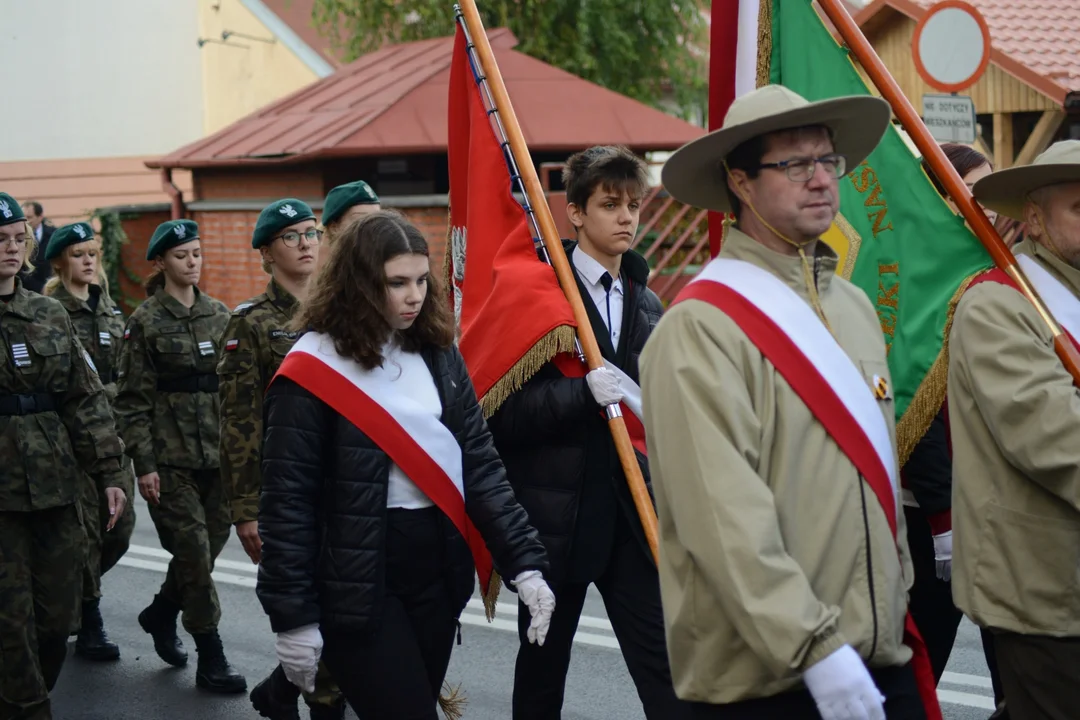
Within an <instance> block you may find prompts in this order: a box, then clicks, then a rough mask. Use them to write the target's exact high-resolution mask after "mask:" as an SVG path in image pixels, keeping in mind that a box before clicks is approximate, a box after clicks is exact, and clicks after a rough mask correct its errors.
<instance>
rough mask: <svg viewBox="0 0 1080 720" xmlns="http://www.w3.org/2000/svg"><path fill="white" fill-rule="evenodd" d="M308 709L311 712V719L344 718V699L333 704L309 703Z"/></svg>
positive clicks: (330, 719)
mask: <svg viewBox="0 0 1080 720" xmlns="http://www.w3.org/2000/svg"><path fill="white" fill-rule="evenodd" d="M308 711H309V712H310V713H311V720H345V701H344V700H342V701H340V702H338V703H335V704H334V705H326V704H324V703H311V704H310V705H308Z"/></svg>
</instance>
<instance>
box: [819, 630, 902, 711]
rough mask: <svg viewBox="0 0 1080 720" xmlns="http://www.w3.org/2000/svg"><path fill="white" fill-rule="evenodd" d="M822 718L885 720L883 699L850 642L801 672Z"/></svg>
mask: <svg viewBox="0 0 1080 720" xmlns="http://www.w3.org/2000/svg"><path fill="white" fill-rule="evenodd" d="M803 681H804V682H806V687H807V689H809V690H810V694H811V695H812V696H813V697H814V702H815V703H817V709H818V712H819V713H821V717H822V720H885V706H884V702H885V698H884V697H883V696H882V695H881V692H879V691H878V689H877V686H876V685H875V684H874V680H873V678H871V677H870V672H869V671H868V670H867V669H866V665H864V664H863V661H862V658H860V657H859V654H858V653H857V652H855V650H854V648H852V647H851V646H850V645H844V646H843V647H842V648H840V649H839V650H837V651H836V652H834V653H833V654H832V655H829V656H828V657H826V658H825V659H824V660H821V661H819V662H817V663H815V664H814V665H811V666H810V668H809V669H807V671H806V672H805V673H803Z"/></svg>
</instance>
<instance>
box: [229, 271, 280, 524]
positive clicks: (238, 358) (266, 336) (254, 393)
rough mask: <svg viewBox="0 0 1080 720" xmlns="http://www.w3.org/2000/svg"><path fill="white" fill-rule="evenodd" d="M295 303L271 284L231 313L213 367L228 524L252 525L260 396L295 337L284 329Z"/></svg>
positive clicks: (259, 448) (258, 472) (258, 454)
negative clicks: (229, 514) (217, 384)
mask: <svg viewBox="0 0 1080 720" xmlns="http://www.w3.org/2000/svg"><path fill="white" fill-rule="evenodd" d="M298 307H299V303H298V302H297V301H296V298H294V297H293V296H292V295H290V294H289V293H288V292H287V291H285V290H284V289H283V288H282V287H281V286H280V285H278V284H277V283H276V282H274V281H273V280H271V281H270V284H269V285H267V286H266V292H264V293H263V294H262V295H258V296H257V297H253V298H251V299H250V300H248V301H247V302H243V303H241V304H240V305H238V306H237V308H236V309H235V310H233V314H232V317H231V318H229V325H228V326H227V327H226V328H225V335H224V336H223V338H222V339H223V342H224V348H225V349H224V350H223V351H222V353H221V360H220V361H219V362H218V368H217V371H218V377H219V378H220V382H221V385H220V390H219V392H220V395H221V479H222V481H223V483H224V485H225V497H226V498H228V500H229V505H230V508H231V511H232V518H233V522H234V523H242V522H249V521H251V520H257V519H258V516H259V490H260V489H261V488H262V472H261V470H260V468H259V464H260V462H261V459H262V441H263V392H264V391H265V390H266V386H267V385H269V384H270V380H272V379H273V377H274V373H276V372H277V369H278V368H279V367H280V366H281V361H282V360H284V359H285V354H286V353H288V352H289V350H290V349H291V348H292V346H293V343H294V342H296V338H297V337H299V335H300V334H299V333H297V332H294V331H291V330H289V329H288V326H289V322H290V321H291V320H292V317H293V315H294V314H295V313H296V309H297V308H298Z"/></svg>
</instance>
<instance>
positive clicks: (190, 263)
mask: <svg viewBox="0 0 1080 720" xmlns="http://www.w3.org/2000/svg"><path fill="white" fill-rule="evenodd" d="M146 256H147V259H148V260H151V261H153V262H154V266H155V275H153V276H152V277H151V279H150V280H149V281H148V282H147V288H146V291H147V294H148V295H149V297H148V298H147V299H146V301H145V302H143V304H142V305H140V306H139V307H138V309H137V310H136V311H135V312H134V313H132V315H131V318H129V319H128V322H127V327H126V328H125V330H124V343H123V349H122V350H121V353H120V372H119V379H118V382H117V385H118V391H119V392H118V394H117V397H116V403H115V408H116V412H117V415H118V416H119V418H120V432H121V434H122V435H123V437H124V441H125V442H126V443H127V452H128V455H129V456H130V457H131V459H132V460H133V461H134V463H135V474H136V475H137V476H138V479H139V493H140V494H141V495H142V496H143V497H144V498H146V501H147V502H148V503H149V505H150V519H151V520H153V521H154V527H156V528H157V532H158V538H159V539H160V540H161V546H162V547H163V548H165V549H166V550H168V551H169V552H170V553H172V556H173V557H172V560H171V561H170V562H169V570H168V573H167V574H166V577H165V582H164V583H163V584H162V586H161V590H160V591H159V592H158V594H157V595H155V596H154V601H153V602H152V603H151V604H150V606H149V607H148V608H146V609H145V610H143V611H142V613H140V614H139V624H140V625H141V626H142V628H143V630H145V631H146V632H148V633H150V635H151V636H153V638H154V649H155V650H156V651H157V654H158V655H159V656H160V657H161V659H162V660H164V661H165V662H167V663H169V664H170V665H175V666H178V667H179V666H183V665H184V664H186V663H187V652H186V651H185V650H184V646H183V644H182V643H181V642H180V639H179V638H178V637H177V635H176V617H177V614H178V613H179V612H180V611H181V610H183V614H184V615H183V621H184V629H185V630H187V631H188V632H189V633H191V635H192V637H193V638H194V639H195V647H196V648H197V649H198V651H199V664H198V668H197V671H196V674H195V684H196V685H197V686H198V687H200V688H203V689H205V690H209V691H211V692H226V693H229V692H243V691H244V690H245V689H247V682H246V681H245V680H244V678H243V676H241V675H240V674H239V673H237V672H236V671H235V670H233V669H232V667H230V666H229V663H228V661H227V660H226V659H225V653H224V651H223V650H222V647H221V638H220V637H219V636H218V631H217V627H218V621H219V620H220V618H221V607H220V605H219V604H218V596H217V590H216V589H215V587H214V581H213V578H212V577H211V573H212V572H213V569H214V560H215V559H216V558H217V556H218V554H219V553H220V552H221V549H222V548H223V547H224V546H225V542H226V541H227V540H228V539H229V508H228V504H227V503H226V501H225V497H224V491H223V489H222V485H221V476H220V475H219V474H218V396H217V391H218V379H217V373H216V368H217V361H218V352H219V349H220V348H219V345H220V338H221V333H222V331H223V330H224V329H225V324H226V323H227V322H228V321H229V311H228V309H227V308H226V307H225V306H224V305H222V304H221V303H220V302H219V301H217V300H214V299H213V298H211V297H209V296H208V295H205V294H203V293H202V292H200V291H199V289H198V287H196V284H197V283H198V281H199V274H200V272H201V269H202V250H201V247H200V242H199V226H198V225H196V224H195V223H194V222H192V221H190V220H172V221H169V222H166V223H162V224H161V225H160V226H158V228H157V230H155V231H154V235H153V237H152V238H151V240H150V246H149V248H148V250H147V254H146Z"/></svg>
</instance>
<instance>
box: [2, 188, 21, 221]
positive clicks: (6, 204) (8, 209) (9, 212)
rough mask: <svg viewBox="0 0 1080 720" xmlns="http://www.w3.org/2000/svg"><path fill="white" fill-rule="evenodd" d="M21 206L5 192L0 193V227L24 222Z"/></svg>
mask: <svg viewBox="0 0 1080 720" xmlns="http://www.w3.org/2000/svg"><path fill="white" fill-rule="evenodd" d="M25 219H26V215H24V214H23V211H22V205H20V204H19V203H17V202H15V198H13V197H11V196H10V195H8V194H7V193H5V192H0V225H10V224H11V223H17V222H19V221H20V220H25Z"/></svg>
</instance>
